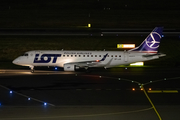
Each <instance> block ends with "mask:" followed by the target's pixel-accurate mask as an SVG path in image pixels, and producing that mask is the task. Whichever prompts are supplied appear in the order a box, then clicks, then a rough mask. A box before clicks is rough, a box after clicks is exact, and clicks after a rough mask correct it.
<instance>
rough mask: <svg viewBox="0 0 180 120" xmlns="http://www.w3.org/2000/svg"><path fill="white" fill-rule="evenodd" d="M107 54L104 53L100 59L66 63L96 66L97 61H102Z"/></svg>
mask: <svg viewBox="0 0 180 120" xmlns="http://www.w3.org/2000/svg"><path fill="white" fill-rule="evenodd" d="M107 56H108V53H107V54H106V55H104V56H103V58H102V59H101V60H90V61H82V62H70V63H66V64H72V65H76V66H79V67H93V66H97V65H98V64H99V63H101V62H103V61H104V60H105V59H106V57H107Z"/></svg>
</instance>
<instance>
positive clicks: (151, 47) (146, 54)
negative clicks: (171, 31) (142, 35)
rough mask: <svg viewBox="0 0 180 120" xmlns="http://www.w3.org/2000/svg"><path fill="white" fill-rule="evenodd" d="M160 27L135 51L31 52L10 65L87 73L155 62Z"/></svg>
mask: <svg viewBox="0 0 180 120" xmlns="http://www.w3.org/2000/svg"><path fill="white" fill-rule="evenodd" d="M162 31H163V27H155V28H154V29H153V31H152V32H151V33H150V34H149V35H148V36H147V37H146V39H145V40H144V41H143V42H142V43H141V44H140V45H139V46H138V47H136V48H133V49H130V50H128V51H76V50H73V51H64V50H56V51H54V50H33V51H28V52H25V53H24V54H23V55H22V56H19V57H18V58H16V59H15V60H13V62H12V63H13V64H16V65H21V66H29V67H30V69H31V72H32V73H33V72H34V66H47V67H49V66H53V67H62V68H64V71H75V70H78V69H80V68H85V69H86V70H87V69H88V68H91V67H104V68H111V67H115V66H119V65H127V64H130V63H134V62H139V61H148V60H153V59H158V58H159V57H162V56H165V54H161V53H158V48H159V44H160V40H161V38H162Z"/></svg>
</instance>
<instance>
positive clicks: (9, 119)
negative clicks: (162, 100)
mask: <svg viewBox="0 0 180 120" xmlns="http://www.w3.org/2000/svg"><path fill="white" fill-rule="evenodd" d="M151 109H153V107H150V108H145V109H140V110H134V111H126V112H115V113H101V114H89V115H67V116H52V117H31V118H30V117H28V118H1V119H2V120H16V119H17V120H29V119H53V118H72V117H76V118H77V117H94V116H107V115H121V114H129V113H137V112H144V111H148V110H151Z"/></svg>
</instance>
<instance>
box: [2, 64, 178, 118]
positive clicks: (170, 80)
mask: <svg viewBox="0 0 180 120" xmlns="http://www.w3.org/2000/svg"><path fill="white" fill-rule="evenodd" d="M179 71H180V68H178V67H177V68H158V67H155V68H154V67H142V68H129V67H127V68H125V67H122V68H113V69H108V70H104V69H94V70H92V72H89V73H86V72H82V71H81V72H64V71H44V70H36V71H35V73H30V70H6V69H1V70H0V111H1V112H0V120H1V119H2V120H6V119H10V120H11V119H33V120H34V119H37V120H39V119H43V120H46V119H47V120H56V119H61V120H71V119H78V120H79V119H82V120H84V119H85V120H91V119H93V120H96V119H97V120H99V119H103V120H104V119H105V120H109V119H113V120H116V119H128V120H131V119H132V120H138V119H146V120H152V119H153V120H158V119H160V118H162V119H163V120H169V119H172V118H173V120H179V119H180V115H179V112H178V111H179V110H180V102H179V101H180V95H179V90H180V87H179V83H180V75H179ZM142 87H144V89H142ZM145 93H146V94H147V95H148V96H146V94H145ZM149 99H150V100H149ZM151 102H152V103H151ZM152 104H153V105H154V106H153V105H152ZM156 110H157V111H156Z"/></svg>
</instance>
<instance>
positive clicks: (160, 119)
mask: <svg viewBox="0 0 180 120" xmlns="http://www.w3.org/2000/svg"><path fill="white" fill-rule="evenodd" d="M141 88H142V89H143V91H144V94H145V95H146V97H147V98H148V100H149V102H150V103H151V105H152V107H153V109H154V111H155V112H156V114H157V116H158V118H159V120H162V118H161V116H160V114H159V113H158V111H157V110H156V108H155V106H154V104H153V102H152V101H151V99H150V98H149V96H148V94H147V93H146V90H145V89H144V87H143V85H141Z"/></svg>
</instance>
